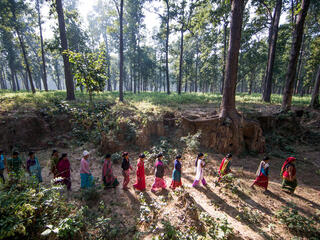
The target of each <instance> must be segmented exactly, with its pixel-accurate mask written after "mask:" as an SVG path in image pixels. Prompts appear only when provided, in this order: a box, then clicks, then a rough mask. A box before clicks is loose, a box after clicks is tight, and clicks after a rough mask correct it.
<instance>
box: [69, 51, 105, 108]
mask: <svg viewBox="0 0 320 240" xmlns="http://www.w3.org/2000/svg"><path fill="white" fill-rule="evenodd" d="M64 54H65V55H66V56H68V57H69V61H70V62H71V63H72V64H73V67H72V70H73V72H74V78H75V80H76V81H77V85H78V86H85V88H86V90H87V92H88V93H89V97H90V103H91V104H92V96H93V93H94V92H95V91H103V89H104V87H105V84H106V80H107V75H106V69H107V59H106V56H105V52H104V51H103V50H101V51H100V53H83V54H81V53H75V52H72V51H67V52H64Z"/></svg>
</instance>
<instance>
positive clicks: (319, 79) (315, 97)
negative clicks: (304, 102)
mask: <svg viewBox="0 0 320 240" xmlns="http://www.w3.org/2000/svg"><path fill="white" fill-rule="evenodd" d="M319 87H320V65H319V68H318V72H317V76H316V80H315V84H314V88H313V92H312V97H311V103H310V106H311V107H312V108H319V106H320V105H319Z"/></svg>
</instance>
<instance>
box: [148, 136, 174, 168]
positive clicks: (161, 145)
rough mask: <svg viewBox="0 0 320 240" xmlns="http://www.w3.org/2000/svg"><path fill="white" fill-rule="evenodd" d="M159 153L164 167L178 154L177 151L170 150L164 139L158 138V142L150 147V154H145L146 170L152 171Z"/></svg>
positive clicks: (170, 146) (167, 142)
mask: <svg viewBox="0 0 320 240" xmlns="http://www.w3.org/2000/svg"><path fill="white" fill-rule="evenodd" d="M159 153H162V154H163V159H162V161H163V163H164V164H165V165H167V166H168V165H169V163H171V162H172V161H173V160H174V159H175V156H176V155H177V154H178V150H177V149H175V148H172V144H171V143H170V142H169V141H168V140H167V139H165V138H160V140H159V142H158V143H157V144H156V145H154V146H152V147H151V150H150V152H145V155H146V161H145V165H146V168H148V169H152V168H153V167H154V164H155V160H156V158H157V155H158V154H159Z"/></svg>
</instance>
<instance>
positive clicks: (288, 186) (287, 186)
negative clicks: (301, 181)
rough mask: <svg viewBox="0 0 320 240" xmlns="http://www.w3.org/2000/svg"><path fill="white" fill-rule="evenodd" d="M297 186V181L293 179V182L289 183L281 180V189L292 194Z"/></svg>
mask: <svg viewBox="0 0 320 240" xmlns="http://www.w3.org/2000/svg"><path fill="white" fill-rule="evenodd" d="M297 186H298V182H297V179H294V180H293V181H289V180H288V179H285V178H284V179H283V181H282V189H285V190H289V191H290V192H292V193H293V192H294V190H295V189H296V187H297Z"/></svg>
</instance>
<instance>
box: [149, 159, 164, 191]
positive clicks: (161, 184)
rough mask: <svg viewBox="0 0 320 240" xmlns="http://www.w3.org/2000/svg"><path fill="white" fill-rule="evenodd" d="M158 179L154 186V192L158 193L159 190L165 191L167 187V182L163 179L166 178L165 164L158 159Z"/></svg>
mask: <svg viewBox="0 0 320 240" xmlns="http://www.w3.org/2000/svg"><path fill="white" fill-rule="evenodd" d="M155 168H156V178H155V180H154V183H153V184H152V188H151V190H152V191H156V190H158V189H160V188H161V189H165V188H166V187H167V184H166V181H165V180H164V179H163V177H164V165H163V162H162V161H161V160H160V159H158V160H157V163H156V166H155Z"/></svg>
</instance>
